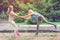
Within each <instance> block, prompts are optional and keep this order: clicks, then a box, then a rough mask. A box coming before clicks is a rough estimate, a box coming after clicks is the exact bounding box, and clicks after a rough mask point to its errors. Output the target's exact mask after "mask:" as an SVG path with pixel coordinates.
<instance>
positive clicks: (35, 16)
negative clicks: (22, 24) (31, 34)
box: [20, 9, 56, 28]
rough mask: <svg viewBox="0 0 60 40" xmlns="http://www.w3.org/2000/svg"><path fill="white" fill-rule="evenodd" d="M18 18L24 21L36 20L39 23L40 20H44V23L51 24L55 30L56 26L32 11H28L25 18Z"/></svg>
mask: <svg viewBox="0 0 60 40" xmlns="http://www.w3.org/2000/svg"><path fill="white" fill-rule="evenodd" d="M20 18H24V19H28V20H31V19H33V20H36V21H38V22H41V21H42V20H44V21H45V22H46V23H48V24H51V25H54V27H55V28H56V25H55V24H53V23H51V22H48V21H47V20H46V19H45V17H44V16H43V15H41V14H39V13H37V12H34V11H33V10H31V9H30V10H28V14H27V15H26V16H20Z"/></svg>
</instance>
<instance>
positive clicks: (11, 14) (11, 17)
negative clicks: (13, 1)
mask: <svg viewBox="0 0 60 40" xmlns="http://www.w3.org/2000/svg"><path fill="white" fill-rule="evenodd" d="M13 9H14V8H13V5H10V6H9V7H8V10H7V14H8V15H9V18H8V21H9V23H10V24H12V26H13V27H14V35H13V37H19V36H20V34H19V32H18V27H17V25H16V23H15V22H14V20H13V19H14V17H15V16H16V17H19V16H18V15H17V14H15V13H14V11H13Z"/></svg>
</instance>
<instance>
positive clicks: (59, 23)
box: [17, 22, 60, 25]
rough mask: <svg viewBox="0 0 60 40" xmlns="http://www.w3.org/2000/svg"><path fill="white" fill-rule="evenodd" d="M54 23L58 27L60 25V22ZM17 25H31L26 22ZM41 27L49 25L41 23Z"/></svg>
mask: <svg viewBox="0 0 60 40" xmlns="http://www.w3.org/2000/svg"><path fill="white" fill-rule="evenodd" d="M52 23H54V24H56V25H60V22H52ZM17 25H30V24H28V23H25V22H21V23H17ZM41 25H47V24H46V23H41Z"/></svg>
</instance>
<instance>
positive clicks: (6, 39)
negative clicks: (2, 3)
mask: <svg viewBox="0 0 60 40" xmlns="http://www.w3.org/2000/svg"><path fill="white" fill-rule="evenodd" d="M20 34H21V36H20V37H18V38H14V37H12V35H13V33H0V40H60V33H54V32H52V33H49V32H47V33H39V35H38V36H35V33H20Z"/></svg>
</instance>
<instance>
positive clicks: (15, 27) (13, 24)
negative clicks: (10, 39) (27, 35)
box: [9, 21, 19, 36]
mask: <svg viewBox="0 0 60 40" xmlns="http://www.w3.org/2000/svg"><path fill="white" fill-rule="evenodd" d="M9 23H10V24H12V26H13V27H14V34H16V36H19V34H18V27H17V25H16V23H15V22H14V21H9Z"/></svg>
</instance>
